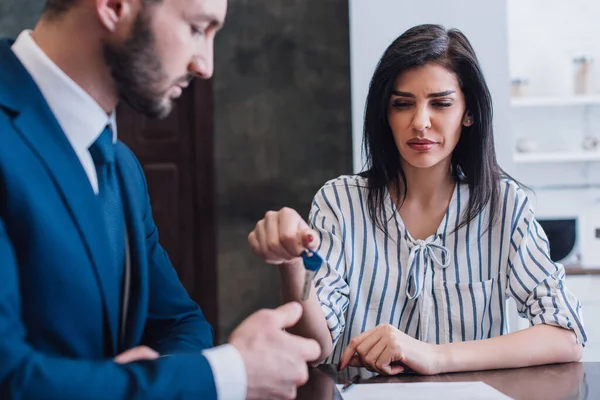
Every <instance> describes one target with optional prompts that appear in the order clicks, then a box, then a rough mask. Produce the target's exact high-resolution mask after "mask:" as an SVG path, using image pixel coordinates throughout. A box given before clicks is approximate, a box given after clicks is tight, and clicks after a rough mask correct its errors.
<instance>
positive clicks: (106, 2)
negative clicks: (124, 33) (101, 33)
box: [96, 0, 142, 32]
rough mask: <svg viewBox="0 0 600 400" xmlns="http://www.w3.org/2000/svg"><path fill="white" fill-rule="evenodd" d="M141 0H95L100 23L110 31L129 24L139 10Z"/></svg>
mask: <svg viewBox="0 0 600 400" xmlns="http://www.w3.org/2000/svg"><path fill="white" fill-rule="evenodd" d="M141 1H142V0H96V12H97V13H98V18H99V19H100V22H101V23H102V25H103V26H104V27H105V28H106V29H107V30H108V31H110V32H115V31H117V30H119V27H120V26H122V25H130V24H132V22H133V21H135V17H136V15H137V13H138V12H139V11H140V7H141V4H140V3H141ZM127 30H128V29H127Z"/></svg>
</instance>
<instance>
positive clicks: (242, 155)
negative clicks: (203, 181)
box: [214, 0, 352, 341]
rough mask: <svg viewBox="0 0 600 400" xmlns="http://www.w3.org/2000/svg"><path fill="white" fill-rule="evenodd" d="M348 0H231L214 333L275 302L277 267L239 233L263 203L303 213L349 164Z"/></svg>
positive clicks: (221, 74)
mask: <svg viewBox="0 0 600 400" xmlns="http://www.w3.org/2000/svg"><path fill="white" fill-rule="evenodd" d="M348 32H349V29H348V5H347V2H346V0H230V2H229V13H228V16H227V22H226V25H225V27H224V29H223V31H222V32H220V33H219V34H218V35H217V39H216V50H215V51H216V64H215V77H214V93H215V135H216V137H215V140H216V160H217V161H216V163H217V164H216V168H217V186H218V188H217V192H218V199H217V204H218V226H219V236H218V243H219V245H218V263H219V280H220V285H219V291H220V302H219V307H220V313H219V315H220V328H221V329H220V330H221V335H220V340H221V341H222V340H224V339H225V338H226V336H227V334H228V333H229V332H230V331H231V329H233V328H234V327H235V326H236V325H237V324H238V323H239V322H240V321H241V320H242V319H243V318H244V317H245V316H247V315H248V314H249V313H251V312H252V311H255V310H256V309H258V308H261V307H274V306H277V305H278V304H279V303H280V289H279V276H278V274H277V271H276V268H275V267H273V266H269V265H265V264H264V263H263V262H262V261H260V260H259V259H258V258H257V257H256V256H254V255H253V254H252V252H251V251H250V249H249V247H248V242H247V236H248V233H249V232H250V231H251V230H252V229H253V227H254V224H255V223H256V222H257V221H258V220H259V219H260V218H262V217H263V216H264V213H265V212H266V211H267V210H270V209H274V210H278V209H280V208H281V207H283V206H290V207H293V208H296V209H297V210H298V212H299V213H300V214H301V215H303V216H307V215H308V211H309V207H310V204H311V201H312V198H313V196H314V194H315V193H316V191H317V190H318V189H319V188H320V186H321V185H322V184H323V183H325V182H326V181H327V180H328V179H331V178H334V177H337V176H338V175H340V174H343V173H350V172H352V167H351V145H352V144H351V130H350V75H349V74H350V65H349V63H350V61H349V37H348V35H349V34H348Z"/></svg>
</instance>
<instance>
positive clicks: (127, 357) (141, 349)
mask: <svg viewBox="0 0 600 400" xmlns="http://www.w3.org/2000/svg"><path fill="white" fill-rule="evenodd" d="M158 357H159V354H158V353H157V352H156V351H154V350H152V349H151V348H150V347H148V346H137V347H134V348H132V349H129V350H126V351H124V352H122V353H121V354H119V355H118V356H116V357H115V358H114V361H115V362H116V363H118V364H127V363H130V362H134V361H140V360H156V359H157V358H158Z"/></svg>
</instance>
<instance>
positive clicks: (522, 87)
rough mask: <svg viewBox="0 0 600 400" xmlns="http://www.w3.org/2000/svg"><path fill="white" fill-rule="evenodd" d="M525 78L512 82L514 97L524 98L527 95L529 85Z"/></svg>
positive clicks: (512, 94) (511, 90)
mask: <svg viewBox="0 0 600 400" xmlns="http://www.w3.org/2000/svg"><path fill="white" fill-rule="evenodd" d="M528 83H529V81H528V80H527V79H524V78H514V79H512V80H511V81H510V94H511V96H512V97H523V96H526V95H527V84H528Z"/></svg>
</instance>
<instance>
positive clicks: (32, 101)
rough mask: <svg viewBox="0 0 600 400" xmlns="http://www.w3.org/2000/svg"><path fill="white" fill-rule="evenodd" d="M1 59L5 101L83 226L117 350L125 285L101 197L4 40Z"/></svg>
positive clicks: (0, 90) (0, 97)
mask: <svg viewBox="0 0 600 400" xmlns="http://www.w3.org/2000/svg"><path fill="white" fill-rule="evenodd" d="M0 60H2V62H0V105H4V106H5V107H7V108H9V109H11V110H13V111H14V115H15V117H14V119H13V123H14V126H15V129H16V130H17V131H18V132H20V133H21V135H22V136H23V138H24V139H25V141H26V142H27V143H28V144H29V146H30V147H31V149H32V150H33V151H34V153H36V154H37V156H38V157H39V158H40V160H41V161H42V163H43V164H44V165H45V167H46V169H47V170H48V173H49V175H50V177H51V179H52V180H53V181H54V184H55V185H56V187H57V189H58V190H59V191H60V193H61V194H62V198H63V201H64V202H65V204H66V206H67V207H68V209H69V211H70V213H71V215H72V217H73V220H74V221H75V223H76V225H77V227H78V230H79V233H80V235H81V237H82V239H83V241H84V243H85V245H86V247H87V250H88V253H89V255H90V258H91V260H92V265H93V267H94V270H95V274H96V277H97V279H98V282H99V286H100V290H101V293H102V295H103V300H104V304H105V307H106V313H107V320H108V328H109V331H110V333H111V339H112V353H114V352H115V349H116V338H117V326H118V318H119V289H120V288H119V287H118V282H117V281H116V280H115V279H114V276H112V275H111V273H112V272H111V271H114V268H111V265H110V263H111V261H110V257H108V254H109V253H108V251H109V248H110V247H109V242H108V235H107V233H106V228H105V226H104V221H103V219H102V216H101V215H102V214H101V213H100V212H99V209H98V207H99V202H98V199H97V198H96V196H95V194H94V192H93V190H92V187H91V185H90V183H89V180H88V177H87V175H86V174H85V171H84V169H83V167H82V166H81V162H80V161H79V158H78V157H77V155H76V154H75V151H74V150H73V148H72V146H71V144H70V143H69V141H68V140H67V138H66V136H65V135H64V133H63V131H62V129H61V127H60V125H59V124H58V122H57V121H56V118H55V117H54V115H53V114H52V112H51V111H50V108H49V107H48V104H47V103H46V101H45V99H44V97H43V95H42V94H41V92H40V91H39V89H38V88H37V86H36V85H35V83H34V81H33V79H32V78H31V76H30V75H29V74H28V73H27V71H26V70H25V68H24V67H23V66H22V64H21V63H20V62H19V61H18V59H17V58H16V56H15V55H14V53H13V52H12V51H11V50H10V47H9V46H8V42H7V41H2V42H0ZM7 72H10V75H9V74H7ZM6 90H9V92H8V93H7V92H6ZM11 92H12V93H19V95H18V97H11ZM40 200H41V201H43V199H40Z"/></svg>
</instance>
